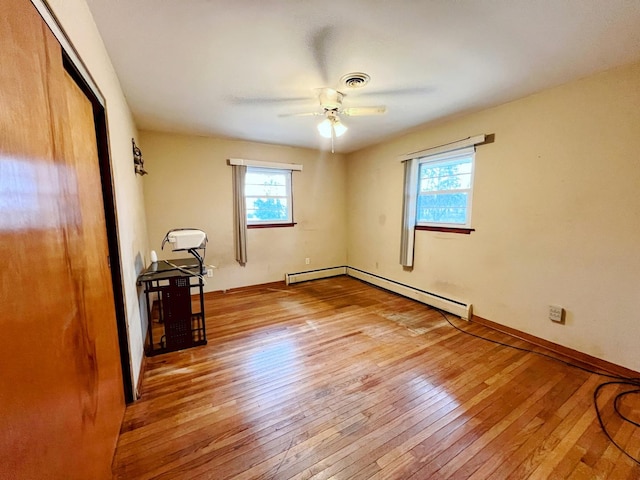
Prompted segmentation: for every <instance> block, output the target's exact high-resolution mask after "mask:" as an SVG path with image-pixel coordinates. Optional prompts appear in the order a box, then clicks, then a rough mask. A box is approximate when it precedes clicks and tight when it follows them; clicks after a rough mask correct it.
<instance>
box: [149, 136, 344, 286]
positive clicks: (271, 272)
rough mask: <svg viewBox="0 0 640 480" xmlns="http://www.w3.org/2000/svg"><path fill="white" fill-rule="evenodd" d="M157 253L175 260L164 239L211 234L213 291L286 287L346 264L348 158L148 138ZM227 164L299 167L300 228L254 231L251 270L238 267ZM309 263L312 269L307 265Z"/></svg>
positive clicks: (153, 240) (244, 144)
mask: <svg viewBox="0 0 640 480" xmlns="http://www.w3.org/2000/svg"><path fill="white" fill-rule="evenodd" d="M141 146H142V152H143V154H144V158H145V167H146V168H147V170H148V171H149V175H148V176H146V177H144V191H145V195H144V196H145V202H146V211H147V225H148V229H149V243H150V248H151V249H154V250H156V251H157V253H158V257H159V258H161V259H162V258H175V257H176V256H182V257H184V256H185V255H186V256H189V254H188V253H186V254H185V253H184V252H182V253H180V254H173V253H171V252H170V251H169V250H168V247H165V250H164V251H161V250H160V245H161V242H162V239H163V238H164V236H165V234H166V232H167V231H168V230H170V229H172V228H191V227H193V228H199V229H202V230H204V231H205V232H207V235H208V237H209V244H208V247H207V255H206V262H207V263H208V264H212V265H215V266H216V267H217V269H216V270H215V273H214V276H213V278H210V279H207V285H206V287H205V289H206V291H215V290H225V289H228V288H233V287H239V286H245V285H255V284H260V283H268V282H274V281H282V280H284V274H285V273H294V272H299V271H304V270H310V269H318V268H325V267H333V266H340V265H344V264H345V262H346V206H345V195H346V194H345V192H346V187H345V179H346V165H345V162H344V158H343V157H342V156H341V155H331V154H328V153H322V152H318V151H315V150H308V149H302V148H293V147H284V146H276V145H266V144H259V143H251V142H243V141H234V140H224V139H216V138H206V137H198V136H187V135H178V134H167V133H158V132H142V133H141ZM228 158H245V159H251V160H263V161H271V162H283V163H300V164H302V165H303V171H301V172H293V203H294V207H293V208H294V221H295V222H297V225H296V226H295V227H291V228H266V229H250V230H249V231H248V235H247V249H248V262H247V265H246V266H245V267H241V266H239V265H238V263H237V262H236V261H235V253H234V252H235V250H234V244H233V203H232V181H231V167H229V166H228V165H227V159H228ZM305 258H309V259H310V264H309V265H305Z"/></svg>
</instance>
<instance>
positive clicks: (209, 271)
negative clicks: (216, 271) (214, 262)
mask: <svg viewBox="0 0 640 480" xmlns="http://www.w3.org/2000/svg"><path fill="white" fill-rule="evenodd" d="M207 277H213V268H207Z"/></svg>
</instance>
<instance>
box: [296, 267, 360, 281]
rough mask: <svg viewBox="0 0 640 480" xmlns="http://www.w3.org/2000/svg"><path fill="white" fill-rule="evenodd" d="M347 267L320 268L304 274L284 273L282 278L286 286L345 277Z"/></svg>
mask: <svg viewBox="0 0 640 480" xmlns="http://www.w3.org/2000/svg"><path fill="white" fill-rule="evenodd" d="M346 273H347V267H344V266H343V267H330V268H320V269H318V270H308V271H306V272H298V273H286V274H285V276H284V279H285V281H286V282H287V285H291V284H292V283H300V282H307V281H309V280H318V279H320V278H329V277H337V276H338V275H346Z"/></svg>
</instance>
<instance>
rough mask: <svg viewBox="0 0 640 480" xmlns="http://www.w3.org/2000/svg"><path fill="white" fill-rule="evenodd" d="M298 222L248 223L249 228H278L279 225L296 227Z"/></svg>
mask: <svg viewBox="0 0 640 480" xmlns="http://www.w3.org/2000/svg"><path fill="white" fill-rule="evenodd" d="M295 226H296V223H295V222H291V223H253V224H248V225H247V228H249V229H251V228H278V227H295Z"/></svg>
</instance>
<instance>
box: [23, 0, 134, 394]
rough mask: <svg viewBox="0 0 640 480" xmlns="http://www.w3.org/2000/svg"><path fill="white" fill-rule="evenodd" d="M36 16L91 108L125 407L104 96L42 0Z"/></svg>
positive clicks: (130, 390)
mask: <svg viewBox="0 0 640 480" xmlns="http://www.w3.org/2000/svg"><path fill="white" fill-rule="evenodd" d="M31 3H32V4H33V5H34V6H35V7H36V9H37V10H38V12H39V13H40V16H41V17H42V18H43V20H44V21H45V23H46V24H47V25H48V27H49V28H50V29H51V31H52V33H53V34H54V36H55V37H56V39H57V40H58V42H59V43H60V46H61V47H62V61H63V66H64V69H65V70H66V72H67V73H68V74H69V75H70V76H71V78H72V79H73V80H74V81H75V82H76V84H77V85H78V87H79V88H80V89H81V90H82V92H83V93H84V94H85V95H86V96H87V98H88V99H89V101H90V102H91V105H92V108H93V119H94V124H95V132H96V146H97V151H98V163H99V168H100V183H101V185H102V202H103V207H104V218H105V224H106V234H107V244H108V248H109V267H110V272H111V284H112V287H113V300H114V305H115V313H116V318H115V320H116V326H117V330H118V345H119V347H120V348H119V349H120V365H121V368H122V382H123V387H124V400H125V402H126V403H127V404H129V403H132V402H133V401H134V400H135V393H134V387H133V375H132V371H131V353H130V349H129V334H128V325H127V314H126V306H125V302H124V284H123V277H122V263H121V257H120V240H119V239H120V237H119V235H118V221H117V215H116V202H115V194H114V185H113V170H112V168H111V154H110V151H109V131H108V128H107V112H106V108H105V100H104V96H103V95H102V93H101V92H100V89H99V88H98V86H97V85H96V82H95V81H94V80H93V78H92V76H91V74H90V73H89V70H88V69H87V67H86V66H85V64H84V62H82V60H81V58H80V56H79V54H78V52H77V51H76V50H75V48H74V47H73V45H72V43H71V41H70V40H69V37H68V36H67V34H66V33H65V31H64V29H63V28H62V26H61V25H60V22H59V21H58V19H57V18H56V16H55V14H54V13H53V11H52V10H51V8H50V7H49V5H48V4H47V3H46V0H31Z"/></svg>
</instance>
